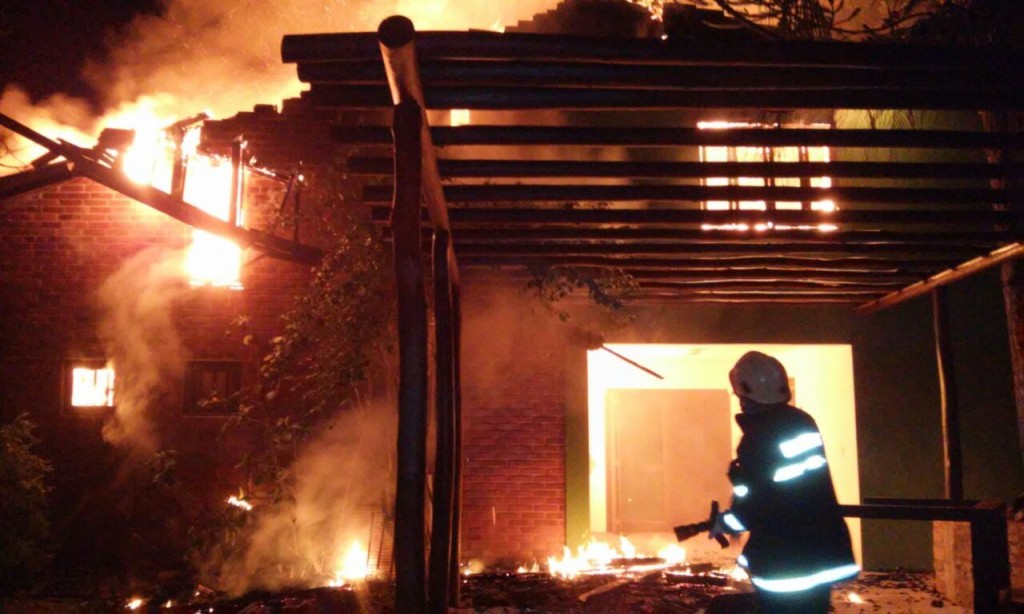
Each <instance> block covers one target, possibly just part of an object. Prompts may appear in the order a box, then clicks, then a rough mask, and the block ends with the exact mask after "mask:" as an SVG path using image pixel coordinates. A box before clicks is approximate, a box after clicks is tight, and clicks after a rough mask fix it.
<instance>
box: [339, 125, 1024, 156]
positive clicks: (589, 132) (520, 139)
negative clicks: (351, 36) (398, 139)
mask: <svg viewBox="0 0 1024 614" xmlns="http://www.w3.org/2000/svg"><path fill="white" fill-rule="evenodd" d="M430 134H431V137H432V139H433V141H434V144H435V145H437V146H440V147H446V146H455V145H460V146H461V145H566V146H570V145H581V146H602V145H621V146H630V147H684V146H691V147H700V146H707V147H713V146H719V147H740V146H749V147H798V146H807V147H884V148H892V147H899V148H911V149H917V148H928V149H933V148H935V149H1007V150H1013V149H1022V148H1024V133H1016V132H1011V133H998V132H971V131H960V130H862V129H849V130H847V129H843V130H829V129H817V128H807V129H802V128H800V129H798V128H792V129H785V128H783V129H772V130H765V129H759V128H732V129H728V130H702V129H699V128H664V127H659V128H653V127H601V126H572V127H570V126H488V125H465V126H458V127H451V126H435V127H433V128H431V130H430ZM331 138H332V139H333V140H335V141H336V142H338V143H341V144H349V145H390V143H391V139H390V135H389V133H388V130H387V128H386V127H381V126H335V127H334V128H332V130H331Z"/></svg>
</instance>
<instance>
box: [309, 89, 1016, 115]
mask: <svg viewBox="0 0 1024 614" xmlns="http://www.w3.org/2000/svg"><path fill="white" fill-rule="evenodd" d="M749 93H750V91H749V90H742V89H739V90H723V89H702V90H674V89H658V90H654V89H647V90H645V89H625V88H597V87H591V88H554V87H547V88H544V87H515V86H490V87H475V86H466V87H455V86H447V85H439V86H435V87H432V88H430V90H429V91H427V92H425V94H424V98H423V103H424V104H425V105H426V106H425V107H424V108H426V109H484V110H493V111H513V110H529V109H563V110H598V109H600V110H614V109H622V110H633V111H636V110H641V109H709V108H716V109H740V108H749V107H750V106H752V105H751V98H750V96H749V95H744V94H749ZM302 98H303V99H304V100H307V101H309V102H310V103H312V104H313V105H315V106H320V107H332V108H351V109H372V108H382V107H390V106H391V104H392V101H391V98H390V97H389V96H388V92H387V89H386V88H384V87H381V86H376V85H322V84H314V85H313V87H312V89H310V90H307V91H305V92H302ZM756 100H757V104H756V106H758V107H764V108H782V109H934V110H950V111H956V110H960V111H973V110H978V109H1001V110H1017V109H1022V108H1024V90H1020V89H1011V88H1010V87H1002V88H1000V89H996V90H981V89H971V88H960V87H955V88H950V89H904V88H901V87H887V88H886V87H878V88H871V89H850V88H845V87H835V88H817V89H801V88H796V89H783V88H778V89H761V90H757V91H756Z"/></svg>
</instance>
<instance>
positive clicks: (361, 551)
mask: <svg viewBox="0 0 1024 614" xmlns="http://www.w3.org/2000/svg"><path fill="white" fill-rule="evenodd" d="M368 558H369V552H368V551H367V549H366V548H365V547H363V545H362V544H361V543H360V542H359V540H354V541H353V542H352V545H351V546H349V549H348V551H347V552H346V553H345V555H344V556H343V557H342V559H341V560H340V561H338V569H337V571H335V572H334V579H333V580H332V581H331V582H330V583H329V586H342V585H344V584H351V583H352V582H356V581H359V580H365V579H366V576H368V575H370V565H369V562H368V560H367V559H368Z"/></svg>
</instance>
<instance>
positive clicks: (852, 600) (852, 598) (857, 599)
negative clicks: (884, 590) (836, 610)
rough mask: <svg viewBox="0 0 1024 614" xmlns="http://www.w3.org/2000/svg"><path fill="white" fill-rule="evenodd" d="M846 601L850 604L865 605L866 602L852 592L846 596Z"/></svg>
mask: <svg viewBox="0 0 1024 614" xmlns="http://www.w3.org/2000/svg"><path fill="white" fill-rule="evenodd" d="M846 600H847V601H849V602H850V603H864V600H863V599H862V598H861V596H860V595H858V594H857V593H855V592H853V591H850V593H849V594H848V595H847V596H846Z"/></svg>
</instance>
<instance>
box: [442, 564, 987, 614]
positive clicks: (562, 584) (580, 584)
mask: <svg viewBox="0 0 1024 614" xmlns="http://www.w3.org/2000/svg"><path fill="white" fill-rule="evenodd" d="M602 588H607V589H608V590H606V591H605V592H603V593H599V591H600V590H601V589H602ZM746 590H749V584H746V583H744V582H737V581H734V580H732V579H730V578H727V577H725V576H719V575H717V574H710V575H703V576H696V577H686V576H672V575H670V574H666V573H661V572H657V573H653V574H650V575H648V576H646V577H643V578H640V579H637V580H634V581H631V582H628V583H624V582H623V581H622V580H621V579H619V578H616V577H615V576H590V577H587V578H582V579H576V580H571V581H567V580H559V579H555V578H551V577H549V576H545V575H542V574H519V575H514V576H513V575H510V576H507V577H501V576H499V575H496V574H490V575H485V576H482V577H479V578H472V577H471V578H468V579H467V580H466V581H465V583H464V584H463V600H462V601H463V604H464V606H465V607H463V608H460V609H459V610H458V614H478V613H486V614H526V613H535V612H536V613H547V612H550V613H552V614H553V613H558V612H564V613H573V614H576V613H579V614H675V613H678V614H685V613H699V612H703V611H705V610H706V609H707V607H708V604H709V603H710V601H711V599H712V598H713V597H715V596H716V595H720V594H723V593H730V594H733V593H737V592H741V591H746ZM832 606H833V611H834V612H837V613H843V614H847V613H854V612H856V613H864V614H866V613H869V612H871V613H873V612H884V613H886V614H903V613H908V614H917V613H922V612H942V613H943V614H967V613H968V612H970V610H969V609H967V608H961V607H957V606H954V605H951V604H949V603H947V602H945V601H944V600H943V599H942V597H941V596H940V595H939V594H938V593H937V592H936V591H935V589H934V584H933V576H932V575H931V574H928V573H911V572H905V571H896V572H889V573H865V574H862V576H861V577H860V578H858V579H857V580H855V581H852V582H847V583H845V584H843V585H841V586H839V587H837V588H836V589H835V590H834V591H833V599H832Z"/></svg>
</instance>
